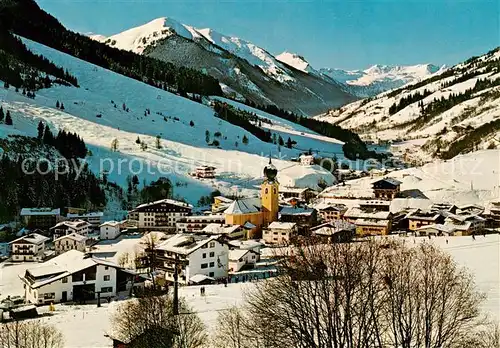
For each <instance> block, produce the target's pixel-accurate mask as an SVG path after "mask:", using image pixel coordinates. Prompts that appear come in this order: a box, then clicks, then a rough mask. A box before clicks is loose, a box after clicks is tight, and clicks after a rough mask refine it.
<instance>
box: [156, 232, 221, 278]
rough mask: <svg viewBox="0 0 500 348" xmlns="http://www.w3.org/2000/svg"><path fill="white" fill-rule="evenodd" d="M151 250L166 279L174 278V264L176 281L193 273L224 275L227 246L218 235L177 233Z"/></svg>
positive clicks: (210, 275) (216, 276) (211, 276)
mask: <svg viewBox="0 0 500 348" xmlns="http://www.w3.org/2000/svg"><path fill="white" fill-rule="evenodd" d="M154 252H155V254H156V258H157V260H158V261H159V262H161V263H162V264H161V266H160V269H162V270H164V271H165V279H166V280H167V281H170V282H173V281H174V273H175V267H176V265H177V270H178V282H179V283H181V284H185V285H188V284H189V283H190V280H191V278H192V277H193V276H196V275H203V276H207V277H210V278H214V279H221V278H226V277H227V270H228V253H229V247H228V244H227V243H226V242H225V241H224V239H223V237H221V236H201V235H193V234H183V233H177V234H175V235H173V236H171V237H170V238H168V239H167V240H166V241H164V242H163V243H161V244H159V245H158V246H156V248H155V251H154Z"/></svg>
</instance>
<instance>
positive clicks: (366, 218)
mask: <svg viewBox="0 0 500 348" xmlns="http://www.w3.org/2000/svg"><path fill="white" fill-rule="evenodd" d="M344 219H345V220H347V221H349V222H351V223H353V224H355V225H356V234H357V235H359V236H366V235H387V234H389V233H390V231H391V228H392V213H391V212H388V211H377V210H368V211H366V210H362V209H360V208H356V207H353V208H350V209H348V210H347V212H346V213H345V214H344Z"/></svg>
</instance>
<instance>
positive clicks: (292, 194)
mask: <svg viewBox="0 0 500 348" xmlns="http://www.w3.org/2000/svg"><path fill="white" fill-rule="evenodd" d="M279 193H280V196H281V197H282V199H283V200H286V199H288V198H296V199H297V200H298V201H300V202H306V203H308V202H310V201H311V199H313V198H314V197H316V195H317V192H316V191H314V190H313V189H311V188H309V187H305V188H300V187H287V186H280V189H279Z"/></svg>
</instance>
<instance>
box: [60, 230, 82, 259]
mask: <svg viewBox="0 0 500 348" xmlns="http://www.w3.org/2000/svg"><path fill="white" fill-rule="evenodd" d="M87 240H88V238H87V237H85V236H82V235H81V234H78V233H74V232H73V233H70V234H67V235H65V236H62V237H59V238H57V239H56V240H54V248H55V250H56V254H62V253H64V252H66V251H68V250H78V251H82V252H84V251H85V248H86V246H87Z"/></svg>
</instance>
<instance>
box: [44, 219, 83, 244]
mask: <svg viewBox="0 0 500 348" xmlns="http://www.w3.org/2000/svg"><path fill="white" fill-rule="evenodd" d="M91 226H92V225H91V224H90V223H88V222H87V221H83V220H75V221H62V222H60V223H58V224H57V225H55V226H54V227H51V228H50V232H51V234H52V235H53V236H54V239H57V238H59V237H61V236H65V235H67V234H71V233H77V234H80V235H82V236H85V237H87V236H88V234H89V231H90V227H91Z"/></svg>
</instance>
